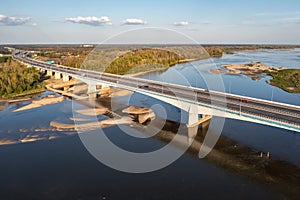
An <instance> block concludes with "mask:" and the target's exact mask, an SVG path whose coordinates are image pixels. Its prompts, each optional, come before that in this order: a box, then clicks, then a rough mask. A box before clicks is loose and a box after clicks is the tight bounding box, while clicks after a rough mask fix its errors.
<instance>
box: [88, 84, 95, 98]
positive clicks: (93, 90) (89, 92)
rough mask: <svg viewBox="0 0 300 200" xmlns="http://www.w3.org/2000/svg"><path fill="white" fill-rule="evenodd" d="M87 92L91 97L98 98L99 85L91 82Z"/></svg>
mask: <svg viewBox="0 0 300 200" xmlns="http://www.w3.org/2000/svg"><path fill="white" fill-rule="evenodd" d="M87 94H88V96H89V98H96V97H97V85H95V84H89V85H88V91H87Z"/></svg>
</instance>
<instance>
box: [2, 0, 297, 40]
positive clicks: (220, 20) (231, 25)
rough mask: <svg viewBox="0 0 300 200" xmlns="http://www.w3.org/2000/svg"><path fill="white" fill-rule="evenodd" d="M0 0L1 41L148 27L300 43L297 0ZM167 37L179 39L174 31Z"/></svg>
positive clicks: (84, 36)
mask: <svg viewBox="0 0 300 200" xmlns="http://www.w3.org/2000/svg"><path fill="white" fill-rule="evenodd" d="M1 1H2V3H1V7H0V43H2V44H7V43H99V42H101V41H103V40H105V39H107V38H108V37H111V36H112V35H116V34H118V33H121V32H123V31H126V30H131V29H136V28H140V29H142V28H150V27H160V28H162V29H171V30H174V31H178V32H180V33H182V34H185V35H187V36H189V37H191V38H193V39H194V40H196V41H197V42H199V43H223V44H224V43H272V44H300V37H299V36H300V1H298V0H286V1H282V0H281V1H280V0H269V1H267V0H265V1H263V0H252V1H245V0H239V1H236V0H185V1H183V0H148V1H146V0H119V1H117V0H109V1H108V0H106V1H102V0H98V1H96V0H95V1H91V0H90V1H88V0H87V1H83V0H80V1H78V0H70V1H67V0H66V1H56V0H51V1H47V0H44V1H40V0H39V1H37V0H26V1H17V0H9V1H4V0H1ZM147 34H148V35H147ZM151 34H152V33H151V31H149V32H148V33H147V31H146V32H143V34H138V33H135V34H133V36H132V37H133V38H138V39H140V38H142V37H145V36H147V37H149V36H151ZM161 35H162V36H161V40H164V39H163V38H166V36H163V35H164V34H161ZM166 35H167V33H166ZM155 37H160V36H159V34H158V35H156V36H155ZM169 39H170V41H172V40H173V42H178V40H180V39H178V38H177V37H176V36H174V35H173V34H170V36H169ZM142 40H143V39H141V41H142Z"/></svg>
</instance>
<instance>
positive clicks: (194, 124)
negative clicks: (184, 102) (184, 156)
mask: <svg viewBox="0 0 300 200" xmlns="http://www.w3.org/2000/svg"><path fill="white" fill-rule="evenodd" d="M211 118H212V116H211V115H202V116H201V117H200V118H199V114H198V108H197V106H191V107H190V108H189V111H188V122H187V129H188V142H189V144H191V143H192V142H193V140H194V138H195V137H196V135H197V133H198V127H199V124H203V123H204V122H207V121H209V120H210V119H211Z"/></svg>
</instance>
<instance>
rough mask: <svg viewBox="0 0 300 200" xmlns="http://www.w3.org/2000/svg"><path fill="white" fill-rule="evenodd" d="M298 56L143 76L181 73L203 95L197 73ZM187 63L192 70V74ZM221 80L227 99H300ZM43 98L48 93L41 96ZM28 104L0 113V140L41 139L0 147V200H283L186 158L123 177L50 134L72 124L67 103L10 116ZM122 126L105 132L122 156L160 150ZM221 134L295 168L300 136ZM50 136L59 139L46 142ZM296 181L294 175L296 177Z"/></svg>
mask: <svg viewBox="0 0 300 200" xmlns="http://www.w3.org/2000/svg"><path fill="white" fill-rule="evenodd" d="M299 55H300V49H295V50H288V51H287V50H259V51H249V52H240V53H236V54H233V55H224V56H223V57H222V58H215V59H213V60H212V61H211V60H210V61H208V60H201V61H195V62H193V63H185V64H179V65H176V66H174V67H172V68H170V69H169V70H167V71H165V72H162V73H161V72H155V73H150V74H147V75H144V76H143V77H144V78H150V79H154V80H163V81H166V82H172V81H174V74H178V73H179V74H182V75H183V76H185V77H187V79H188V80H189V82H190V84H191V85H192V86H196V87H203V88H205V87H206V84H205V81H204V80H201V78H199V75H195V74H197V73H198V72H199V71H200V72H201V74H202V73H203V74H205V76H212V77H213V76H216V75H214V74H212V73H210V72H209V69H210V68H211V67H215V66H217V67H219V66H221V65H222V64H228V63H246V62H249V61H261V62H263V63H265V64H270V65H276V66H282V67H291V68H300V65H299V63H300V57H299ZM212 63H213V64H212ZM191 64H193V66H195V67H196V68H197V69H196V70H195V68H194V67H191ZM198 70H199V71H198ZM221 76H222V78H223V80H224V85H225V89H226V91H227V92H231V93H235V94H242V95H246V96H251V97H259V98H263V99H270V98H272V100H274V101H279V102H285V103H291V104H295V105H300V101H299V100H300V96H299V95H297V94H289V93H287V92H285V91H282V90H281V89H278V88H276V87H273V86H271V85H269V84H267V83H266V80H268V79H269V77H266V78H263V79H261V80H259V81H253V80H251V79H250V78H248V77H246V76H242V75H221ZM175 83H176V82H175ZM180 83H182V82H180ZM245 88H247V89H245ZM272 93H273V95H271V94H272ZM46 94H49V92H46V93H44V94H43V95H46ZM272 96H273V97H272ZM130 102H131V104H136V105H139V106H145V107H147V106H151V105H153V104H155V103H158V102H157V101H156V100H155V99H151V98H148V97H145V96H143V95H140V94H134V95H132V98H131V101H130ZM26 104H28V102H24V103H19V104H11V105H10V106H9V107H8V108H6V109H4V110H2V111H0V127H1V131H0V138H1V139H5V138H10V137H14V138H16V137H19V138H22V137H26V136H27V135H35V136H36V135H37V137H40V138H41V140H39V141H35V142H29V143H17V144H11V145H1V146H0V159H1V165H0V172H1V179H0V193H1V199H284V198H286V193H282V192H281V191H278V190H276V189H275V188H273V187H270V186H268V185H267V184H263V183H261V182H258V181H256V180H253V179H251V178H248V177H247V176H244V175H242V174H240V173H239V171H238V170H236V169H235V170H230V169H227V168H222V167H221V166H219V165H218V164H216V163H214V162H212V161H210V160H207V159H199V158H198V157H197V156H195V155H193V154H191V153H188V152H187V153H185V154H183V156H181V157H180V158H179V159H178V160H177V161H175V162H174V163H172V164H171V165H169V166H167V167H165V168H163V169H160V170H158V171H155V172H150V173H144V174H129V173H124V172H119V171H116V170H114V169H111V168H109V167H107V166H105V165H103V164H102V163H100V162H99V161H97V160H96V159H95V158H94V157H93V156H91V155H90V154H89V152H88V151H87V150H86V149H85V148H84V146H83V144H82V142H81V140H80V139H79V137H78V135H77V134H73V135H69V134H64V132H56V131H55V130H52V131H51V130H48V127H49V123H50V122H51V121H60V122H70V120H69V118H70V117H72V101H71V100H69V99H68V100H66V101H64V102H62V103H58V104H53V105H47V106H44V107H40V108H37V109H32V110H28V111H23V112H18V113H14V112H12V111H13V110H14V109H16V108H17V107H20V106H22V105H26ZM163 105H164V107H165V108H166V111H167V112H168V119H169V120H173V121H177V122H179V121H180V120H179V114H175V113H178V112H177V109H176V108H174V107H172V106H169V105H168V104H163ZM120 127H121V128H122V130H121V129H120ZM120 127H118V126H113V127H110V128H106V129H105V134H107V135H108V137H109V138H110V139H111V140H112V141H114V143H116V144H118V145H119V146H121V147H122V148H124V149H129V150H131V151H135V152H147V151H149V150H153V149H158V148H161V147H162V146H164V145H165V142H163V141H162V140H159V139H157V138H148V139H135V138H132V137H130V136H128V135H126V134H124V133H123V131H124V130H129V131H133V128H132V127H129V126H127V125H121V126H120ZM131 129H132V130H131ZM140 134H142V133H140ZM222 135H224V136H226V137H228V138H230V139H232V140H234V141H236V142H238V143H239V144H242V145H245V146H247V147H250V148H252V149H256V150H261V151H265V152H271V155H272V157H274V158H276V159H279V160H283V161H287V162H289V163H292V164H294V165H296V166H298V167H300V156H299V155H300V134H296V133H293V132H290V131H286V130H281V129H277V128H272V127H267V126H263V125H258V124H253V123H247V122H241V121H236V120H230V119H226V122H225V126H224V129H223V132H222ZM50 136H57V138H56V139H49V138H50ZM298 172H299V170H298ZM295 176H299V173H298V174H295ZM287 193H288V191H287ZM288 197H291V198H294V199H296V198H297V197H295V196H289V195H288Z"/></svg>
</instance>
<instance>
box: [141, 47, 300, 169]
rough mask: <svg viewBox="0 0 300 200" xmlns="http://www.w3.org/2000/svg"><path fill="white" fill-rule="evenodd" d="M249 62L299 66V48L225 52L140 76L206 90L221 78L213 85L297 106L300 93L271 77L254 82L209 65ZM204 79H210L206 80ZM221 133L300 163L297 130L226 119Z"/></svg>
mask: <svg viewBox="0 0 300 200" xmlns="http://www.w3.org/2000/svg"><path fill="white" fill-rule="evenodd" d="M250 62H262V63H265V64H267V65H272V66H278V67H285V68H297V69H300V49H294V50H258V51H245V52H239V53H236V54H225V55H224V56H223V57H221V58H213V59H207V60H200V61H195V62H191V63H184V64H178V65H175V66H174V67H172V68H169V69H168V70H167V71H165V72H153V73H150V74H146V75H143V76H141V78H146V79H152V80H159V81H164V82H169V83H176V84H182V85H188V86H189V85H191V86H193V87H199V88H205V89H207V88H208V87H207V85H208V84H207V82H209V81H210V82H209V83H212V84H214V81H215V80H218V79H220V80H222V83H223V84H224V90H220V89H219V88H218V87H215V89H216V90H218V91H225V92H228V93H233V94H239V95H244V96H249V97H255V98H261V99H266V100H273V101H277V102H282V103H288V104H293V105H300V94H292V93H288V92H286V91H284V90H282V89H280V88H277V87H274V86H272V85H269V84H268V83H267V82H266V81H267V80H269V79H270V78H271V77H265V78H262V79H260V80H259V81H254V80H252V79H251V78H249V77H247V76H245V75H230V74H219V75H216V74H213V73H211V72H210V69H211V68H219V67H221V66H222V65H225V64H232V63H250ZM205 80H209V81H207V82H205ZM212 87H214V85H213V86H212ZM272 93H273V94H272ZM222 134H223V135H226V136H227V137H230V138H232V139H234V140H236V141H238V142H240V143H242V144H245V145H247V146H250V147H253V148H255V149H257V150H262V151H265V152H271V154H272V155H273V156H275V157H278V158H279V159H283V160H287V161H290V162H293V163H295V164H297V165H298V166H300V134H299V133H294V132H292V131H287V130H283V129H278V128H272V127H269V126H264V125H259V124H254V123H248V122H243V121H238V120H231V119H226V123H225V127H224V129H223V132H222Z"/></svg>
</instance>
